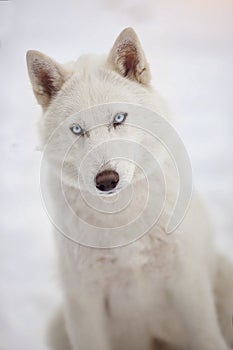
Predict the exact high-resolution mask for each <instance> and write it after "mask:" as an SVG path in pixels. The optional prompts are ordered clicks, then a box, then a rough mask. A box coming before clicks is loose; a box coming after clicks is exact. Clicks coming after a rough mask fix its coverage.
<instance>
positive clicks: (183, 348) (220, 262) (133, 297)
mask: <svg viewBox="0 0 233 350" xmlns="http://www.w3.org/2000/svg"><path fill="white" fill-rule="evenodd" d="M27 64H28V70H29V75H30V79H31V83H32V86H33V90H34V93H35V96H36V98H37V101H38V102H39V104H40V105H41V106H42V109H43V117H42V119H41V122H40V135H41V140H42V145H44V146H45V145H49V146H47V149H46V151H45V158H46V162H47V163H46V164H47V168H46V171H47V173H46V177H47V179H48V184H49V186H48V187H46V189H48V192H49V195H47V190H46V191H43V195H44V196H45V197H47V196H48V197H51V198H52V202H51V201H50V202H49V200H48V202H47V203H48V207H49V209H48V211H49V214H51V211H53V214H51V215H52V216H53V221H54V223H55V225H56V228H55V231H56V243H57V248H58V252H59V268H60V275H61V282H62V285H63V289H64V306H63V307H62V311H61V312H59V315H58V316H57V317H56V320H55V321H54V323H53V325H52V327H51V329H50V344H51V347H53V348H54V349H57V350H59V349H60V350H68V349H73V350H152V349H154V350H155V349H180V350H187V349H189V350H226V349H230V348H233V329H232V313H233V302H232V299H233V281H232V268H231V265H230V262H228V261H227V260H226V259H225V258H224V257H221V256H219V255H218V254H217V253H216V252H215V250H214V248H213V245H212V243H211V234H210V232H211V229H210V228H209V224H208V218H207V214H206V213H205V211H204V209H203V207H202V206H201V204H200V202H199V201H198V199H197V198H196V195H195V194H193V195H192V199H191V202H190V205H189V208H188V211H187V213H186V215H185V217H184V219H183V221H182V223H180V225H178V227H177V228H176V230H175V231H174V232H173V234H171V235H167V234H166V232H165V231H166V224H167V218H168V217H170V213H171V210H172V208H173V204H174V203H175V197H176V193H177V188H178V182H177V179H175V178H177V175H175V170H174V166H172V165H171V162H170V161H169V159H168V158H169V157H168V155H167V156H166V154H167V153H166V152H165V150H164V148H163V147H160V146H159V142H158V140H154V138H153V137H150V136H149V133H148V137H146V136H145V137H144V136H143V137H142V131H141V130H136V128H133V127H132V126H130V124H132V123H133V115H132V114H133V113H132V110H130V105H132V106H138V107H137V108H139V113H138V115H139V117H141V120H142V122H143V120H145V124H146V123H147V121H146V113H147V112H146V109H149V110H150V111H153V113H157V114H160V115H163V108H162V104H161V102H160V99H159V97H158V95H157V93H156V92H155V91H154V90H153V89H152V87H151V85H150V79H151V77H150V69H149V66H148V63H147V61H146V58H145V54H144V52H143V50H142V48H141V45H140V43H139V40H138V37H137V35H136V34H135V32H134V31H133V29H131V28H127V29H125V30H124V31H123V32H121V34H120V35H119V37H118V38H117V40H116V41H115V43H114V45H113V48H112V49H111V51H110V54H109V55H108V56H107V57H105V56H100V57H99V56H94V55H86V56H81V57H80V58H79V59H78V61H77V62H74V63H71V64H67V65H60V64H58V63H57V62H55V61H53V60H52V59H51V58H49V57H47V56H45V55H44V54H42V53H40V52H37V51H29V52H28V53H27ZM118 103H119V105H118ZM93 106H94V107H93ZM95 106H96V107H95ZM98 106H101V107H100V109H98V108H99V107H98ZM127 106H128V107H129V110H127V108H128V107H127ZM93 108H94V109H93ZM122 108H124V110H122ZM132 108H134V107H132ZM137 108H136V109H134V111H135V114H137ZM143 108H145V115H143ZM90 111H92V112H91V113H90ZM100 112H101V113H100ZM95 114H98V117H99V120H98V123H97V122H95V118H93V115H94V117H95ZM88 115H89V117H88ZM138 115H137V117H138ZM70 117H71V119H70ZM72 118H73V119H72ZM66 121H68V122H67V123H66ZM71 121H72V123H70V122H71ZM61 125H62V127H61ZM142 125H143V124H142ZM54 135H55V136H54ZM51 138H52V139H51ZM125 139H127V140H129V142H130V144H131V145H132V143H133V142H134V141H135V147H137V145H138V144H140V145H142V144H143V143H144V145H147V146H148V145H149V147H150V149H151V152H152V153H153V154H154V155H155V156H156V158H157V159H158V160H159V162H160V164H161V166H162V167H163V171H164V176H165V180H166V200H165V205H164V208H163V212H162V214H161V215H160V217H159V219H158V221H157V222H156V223H155V224H154V225H152V226H151V227H150V229H148V230H147V232H146V233H145V235H143V236H142V237H141V238H139V235H140V232H136V231H137V228H135V227H133V226H132V227H133V228H132V230H133V232H131V231H132V230H131V231H130V230H127V227H128V226H127V225H125V226H124V224H125V223H126V221H127V220H126V219H127V218H129V220H133V218H134V214H135V213H136V214H139V215H140V213H142V211H143V203H145V197H146V195H147V194H148V193H147V192H148V191H147V189H148V188H147V185H146V181H145V178H144V177H143V176H142V175H140V169H138V168H137V166H136V165H134V163H132V162H130V159H123V158H122V159H117V160H116V159H115V158H116V155H117V152H116V150H118V149H119V148H120V149H121V151H122V148H123V149H124V150H123V151H125V152H126V151H127V150H128V149H129V148H130V146H129V148H128V147H126V146H125V144H124V140H125ZM76 140H77V142H76ZM114 140H118V141H119V140H120V141H119V142H118V143H117V146H114V145H113V143H114V142H113V141H114ZM104 142H107V143H105V146H103V147H102V145H103V144H104ZM121 142H122V146H121ZM71 144H72V147H70V145H71ZM136 144H137V145H136ZM106 145H107V146H106ZM150 145H151V146H150ZM64 149H66V151H67V153H68V155H67V154H66V155H64V153H63V150H64ZM70 149H71V150H70ZM68 150H69V151H68ZM131 151H132V150H131ZM131 151H129V153H128V158H129V157H130V154H131V153H130V152H131ZM136 153H137V152H136ZM139 153H140V152H139ZM111 154H112V158H114V159H111ZM126 158H127V157H126ZM85 159H87V161H86V162H85ZM142 160H143V157H142V159H141V161H142ZM83 161H84V163H82V164H84V165H83V166H81V162H83ZM145 163H146V157H145ZM132 164H133V165H132ZM142 164H143V161H142ZM61 167H62V179H61ZM151 168H152V172H151V173H150V174H149V175H148V177H149V181H150V189H149V195H150V193H153V196H152V197H153V198H152V199H154V198H155V199H157V198H158V203H159V202H161V197H162V196H163V193H162V192H163V190H162V188H163V185H164V183H163V182H162V180H161V178H159V177H158V173H157V170H156V169H157V168H156V167H154V168H153V167H151ZM80 169H81V170H80ZM153 169H154V172H153ZM79 171H80V172H81V173H82V174H81V175H82V176H81V178H84V179H85V181H86V182H85V181H84V182H82V181H81V182H80V181H78V179H79ZM43 176H44V175H43V174H42V177H43ZM42 182H44V178H42ZM61 182H62V190H61V188H60V183H61ZM127 184H128V185H127ZM151 184H152V185H153V186H151ZM131 187H133V194H132V200H131V202H130V203H128V204H127V205H126V206H125V207H124V208H123V209H121V210H120V211H118V212H117V213H112V212H111V210H110V211H109V212H107V211H106V208H111V206H113V207H114V205H115V204H114V203H116V202H117V198H118V199H119V198H123V199H124V198H125V196H128V192H127V191H128V189H130V188H131ZM160 188H161V189H160ZM154 189H155V190H154ZM64 196H65V197H66V204H67V202H68V203H69V205H65V204H64V200H63V197H64ZM89 200H90V201H91V205H89V204H88V203H87V201H89ZM49 203H52V204H51V208H52V209H51V208H50V204H49ZM156 203H157V201H155V202H154V204H153V206H152V205H151V206H149V214H148V213H147V214H146V215H147V216H146V217H145V218H144V221H143V222H144V223H147V220H149V219H150V217H151V213H153V211H154V212H155V213H156V210H157V209H158V208H157V204H156ZM98 205H99V206H100V207H101V205H103V206H104V205H105V206H104V208H105V212H103V211H101V210H98V209H99V208H98ZM96 206H97V207H96ZM70 207H71V208H72V213H76V214H77V216H76V217H74V216H72V215H71V214H70V212H71V210H70ZM94 207H95V208H94ZM101 208H102V207H101ZM115 208H116V207H115ZM157 211H158V210H157ZM156 215H157V214H156ZM77 217H79V218H81V220H78V219H77ZM54 218H55V219H54ZM83 221H86V222H87V223H88V224H89V225H86V226H85V225H84V226H82V222H83ZM79 225H80V226H79ZM122 225H123V227H125V235H126V237H127V239H128V238H129V239H128V242H127V240H126V241H124V235H122V234H121V236H120V230H122ZM59 227H62V231H63V233H65V234H63V235H62V234H61V233H60V232H59ZM93 227H94V230H93ZM99 227H102V228H105V231H106V230H107V231H109V232H108V233H109V237H110V241H111V239H112V238H111V237H113V239H116V240H117V238H116V237H117V232H118V228H119V236H120V237H121V240H122V242H123V243H130V242H131V241H133V242H131V243H130V244H124V246H123V244H120V242H118V243H119V244H118V245H119V246H118V247H116V244H113V245H114V248H113V247H112V246H111V244H109V246H108V247H107V245H106V246H105V249H101V248H99V247H100V246H101V238H100V242H98V239H97V241H96V246H95V244H94V243H95V242H94V243H93V240H92V239H93V237H95V228H96V231H98V229H99ZM129 227H131V226H129ZM108 228H109V229H108ZM113 229H114V232H115V233H114V234H112V233H111V232H112V231H113ZM123 230H124V228H123ZM140 230H141V227H140V226H138V231H140ZM90 232H92V233H91V234H90ZM70 233H72V235H73V236H72V235H70ZM76 233H77V235H76ZM121 233H122V231H121ZM131 233H132V234H133V235H131ZM66 236H68V237H66ZM100 236H101V230H100ZM133 237H135V238H139V239H133ZM85 239H86V241H85ZM88 240H89V241H88ZM91 240H92V241H91ZM75 241H78V243H77V242H75ZM85 242H87V243H88V244H85Z"/></svg>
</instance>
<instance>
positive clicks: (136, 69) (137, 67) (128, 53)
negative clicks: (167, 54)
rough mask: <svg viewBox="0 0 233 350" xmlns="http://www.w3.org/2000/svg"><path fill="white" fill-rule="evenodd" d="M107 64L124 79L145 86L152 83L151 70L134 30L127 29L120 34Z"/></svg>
mask: <svg viewBox="0 0 233 350" xmlns="http://www.w3.org/2000/svg"><path fill="white" fill-rule="evenodd" d="M107 64H108V66H109V67H110V68H111V69H114V70H115V71H116V72H118V73H119V74H121V75H122V76H123V77H126V78H129V79H131V80H134V81H137V82H138V83H141V84H144V85H148V84H149V83H150V80H151V75H150V68H149V65H148V63H147V60H146V57H145V54H144V52H143V49H142V47H141V44H140V42H139V39H138V37H137V34H136V33H135V31H134V30H133V29H132V28H126V29H124V30H123V31H122V32H121V33H120V35H119V36H118V38H117V39H116V41H115V43H114V45H113V48H112V49H111V51H110V54H109V57H108V60H107Z"/></svg>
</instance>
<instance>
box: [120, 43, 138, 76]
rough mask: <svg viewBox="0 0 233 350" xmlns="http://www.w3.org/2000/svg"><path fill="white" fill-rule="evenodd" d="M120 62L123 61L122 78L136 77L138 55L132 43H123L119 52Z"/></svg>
mask: <svg viewBox="0 0 233 350" xmlns="http://www.w3.org/2000/svg"><path fill="white" fill-rule="evenodd" d="M119 55H120V60H121V61H123V62H122V63H123V67H124V77H132V76H135V75H136V70H137V64H138V55H137V49H136V47H135V46H134V45H133V44H132V43H129V42H127V43H125V44H123V45H122V46H121V47H120V50H119Z"/></svg>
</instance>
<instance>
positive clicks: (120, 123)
mask: <svg viewBox="0 0 233 350" xmlns="http://www.w3.org/2000/svg"><path fill="white" fill-rule="evenodd" d="M117 114H123V115H124V119H123V120H122V122H116V121H115V120H114V119H115V117H116V115H117ZM127 115H128V113H127V112H118V113H116V114H115V115H114V118H113V126H114V128H116V127H117V126H118V125H122V124H123V123H124V121H125V119H126V117H127Z"/></svg>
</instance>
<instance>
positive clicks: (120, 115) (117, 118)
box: [113, 113, 128, 126]
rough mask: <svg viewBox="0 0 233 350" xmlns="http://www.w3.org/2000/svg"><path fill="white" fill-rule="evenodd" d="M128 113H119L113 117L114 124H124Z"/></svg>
mask: <svg viewBox="0 0 233 350" xmlns="http://www.w3.org/2000/svg"><path fill="white" fill-rule="evenodd" d="M127 115H128V113H117V114H116V115H115V116H114V119H113V125H114V126H116V125H118V124H122V123H123V122H124V121H125V118H126V117H127Z"/></svg>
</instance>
